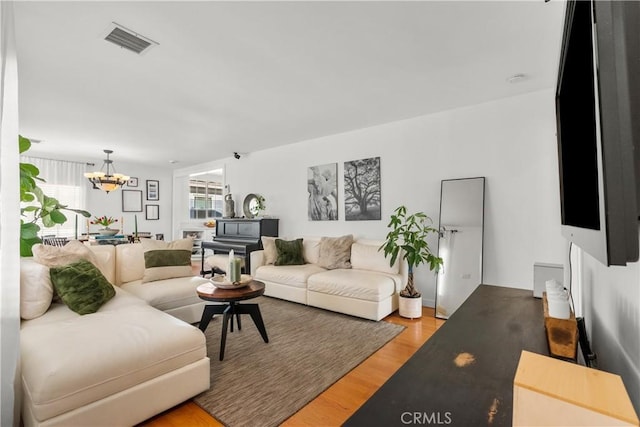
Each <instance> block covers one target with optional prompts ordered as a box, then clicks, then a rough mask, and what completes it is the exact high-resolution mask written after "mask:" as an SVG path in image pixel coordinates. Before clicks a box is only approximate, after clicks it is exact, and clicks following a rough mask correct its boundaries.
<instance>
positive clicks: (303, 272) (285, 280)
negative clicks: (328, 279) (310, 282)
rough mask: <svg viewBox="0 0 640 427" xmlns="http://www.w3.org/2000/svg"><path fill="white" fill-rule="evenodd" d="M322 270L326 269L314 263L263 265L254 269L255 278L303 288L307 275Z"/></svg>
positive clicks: (305, 284)
mask: <svg viewBox="0 0 640 427" xmlns="http://www.w3.org/2000/svg"><path fill="white" fill-rule="evenodd" d="M323 271H326V270H325V269H324V268H322V267H320V266H318V265H316V264H304V265H283V266H275V265H263V266H262V267H258V269H257V270H256V276H255V279H256V280H264V281H268V282H274V283H280V284H283V285H288V286H294V287H296V288H305V287H306V286H307V279H308V278H309V276H311V275H313V274H316V273H320V272H323ZM267 286H269V285H267Z"/></svg>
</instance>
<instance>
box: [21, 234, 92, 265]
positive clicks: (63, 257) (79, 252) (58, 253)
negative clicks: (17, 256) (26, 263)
mask: <svg viewBox="0 0 640 427" xmlns="http://www.w3.org/2000/svg"><path fill="white" fill-rule="evenodd" d="M31 250H32V251H33V259H34V260H35V261H36V262H39V263H40V264H42V265H46V266H47V267H59V266H61V265H67V264H71V263H72V262H76V261H80V260H81V259H86V260H87V261H89V262H91V263H92V264H93V265H95V266H97V267H98V266H99V264H100V263H99V262H98V259H97V258H96V256H95V254H94V253H93V252H92V251H91V249H89V248H88V247H87V246H85V245H84V244H83V243H82V242H80V241H78V240H71V241H69V243H67V244H66V245H64V246H50V245H43V244H41V243H38V244H36V245H33V248H32V249H31Z"/></svg>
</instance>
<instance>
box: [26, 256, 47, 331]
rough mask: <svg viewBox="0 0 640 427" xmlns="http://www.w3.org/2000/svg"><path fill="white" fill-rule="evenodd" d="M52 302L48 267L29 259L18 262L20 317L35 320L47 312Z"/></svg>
mask: <svg viewBox="0 0 640 427" xmlns="http://www.w3.org/2000/svg"><path fill="white" fill-rule="evenodd" d="M52 300H53V285H52V284H51V277H50V276H49V267H47V266H45V265H43V264H40V263H39V262H36V261H35V260H33V259H31V258H22V259H21V260H20V317H22V318H23V319H26V320H29V319H35V318H36V317H40V316H42V315H43V314H44V313H46V312H47V310H48V309H49V306H50V305H51V301H52Z"/></svg>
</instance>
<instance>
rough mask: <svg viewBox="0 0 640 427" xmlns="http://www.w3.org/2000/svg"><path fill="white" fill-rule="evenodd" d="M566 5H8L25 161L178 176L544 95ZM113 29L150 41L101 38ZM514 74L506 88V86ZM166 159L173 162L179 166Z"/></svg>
mask: <svg viewBox="0 0 640 427" xmlns="http://www.w3.org/2000/svg"><path fill="white" fill-rule="evenodd" d="M563 14H564V2H563V1H561V0H552V1H551V2H549V3H545V2H544V1H543V0H536V1H532V2H528V1H500V2H485V1H471V2H463V1H448V2H433V1H428V2H397V1H387V2H385V1H379V2H307V1H301V2H261V1H258V2H237V1H232V2H206V1H200V2H184V1H181V2H177V1H175V2H149V1H143V2H57V1H47V2H17V3H15V20H16V43H17V48H18V66H19V91H20V92H19V95H20V131H21V133H22V134H23V135H25V136H27V137H30V138H34V139H39V140H42V143H41V144H39V145H37V146H35V147H34V148H33V149H32V150H31V152H30V154H32V155H41V156H48V157H53V158H67V159H75V160H81V161H93V162H96V163H97V164H100V160H101V159H102V158H103V157H104V155H103V154H102V150H103V149H105V148H110V149H113V150H114V151H115V152H114V154H113V156H112V158H113V159H114V161H115V163H116V165H117V163H118V161H127V162H138V163H146V164H149V165H155V166H160V167H184V166H187V165H191V164H194V163H202V162H206V161H210V160H216V159H220V158H225V157H229V156H231V155H232V153H233V152H234V151H238V152H241V153H249V154H250V153H251V152H253V151H256V150H262V149H265V148H268V147H272V146H276V145H283V144H289V143H293V142H298V141H303V140H306V139H311V138H316V137H321V136H325V135H330V134H336V133H340V132H345V131H350V130H354V129H359V128H363V127H367V126H372V125H376V124H380V123H386V122H391V121H395V120H400V119H405V118H411V117H416V116H420V115H423V114H428V113H433V112H437V111H442V110H447V109H451V108H456V107H460V106H465V105H472V104H477V103H481V102H486V101H490V100H494V99H498V98H503V97H509V96H514V95H518V94H522V93H525V92H530V91H536V90H540V89H545V88H552V87H554V86H555V76H556V72H557V64H558V56H559V50H560V40H561V34H562V21H563ZM111 22H117V23H118V24H120V25H123V26H125V27H127V28H129V29H131V30H134V31H136V32H138V33H140V34H142V35H143V36H146V37H148V38H150V39H152V40H155V41H156V42H158V43H159V46H156V47H154V48H153V49H151V50H150V51H149V52H148V53H147V54H145V55H142V56H139V55H136V54H134V53H132V52H130V51H127V50H125V49H120V48H119V47H117V46H115V45H113V44H111V43H109V42H107V41H105V40H103V37H104V36H105V35H106V30H107V28H108V27H109V25H110V23H111ZM516 73H524V74H526V75H527V77H528V78H527V79H525V80H524V81H522V82H520V83H517V84H511V83H508V82H507V78H508V77H509V76H511V75H513V74H516ZM170 160H178V161H179V162H178V163H176V164H175V165H174V166H170V165H169V161H170Z"/></svg>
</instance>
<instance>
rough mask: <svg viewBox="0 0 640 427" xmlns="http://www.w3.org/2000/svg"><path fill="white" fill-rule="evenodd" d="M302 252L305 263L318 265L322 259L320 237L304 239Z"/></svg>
mask: <svg viewBox="0 0 640 427" xmlns="http://www.w3.org/2000/svg"><path fill="white" fill-rule="evenodd" d="M302 250H303V253H302V255H303V256H304V260H305V262H307V263H309V264H317V263H318V258H319V257H320V237H304V240H303V241H302Z"/></svg>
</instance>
